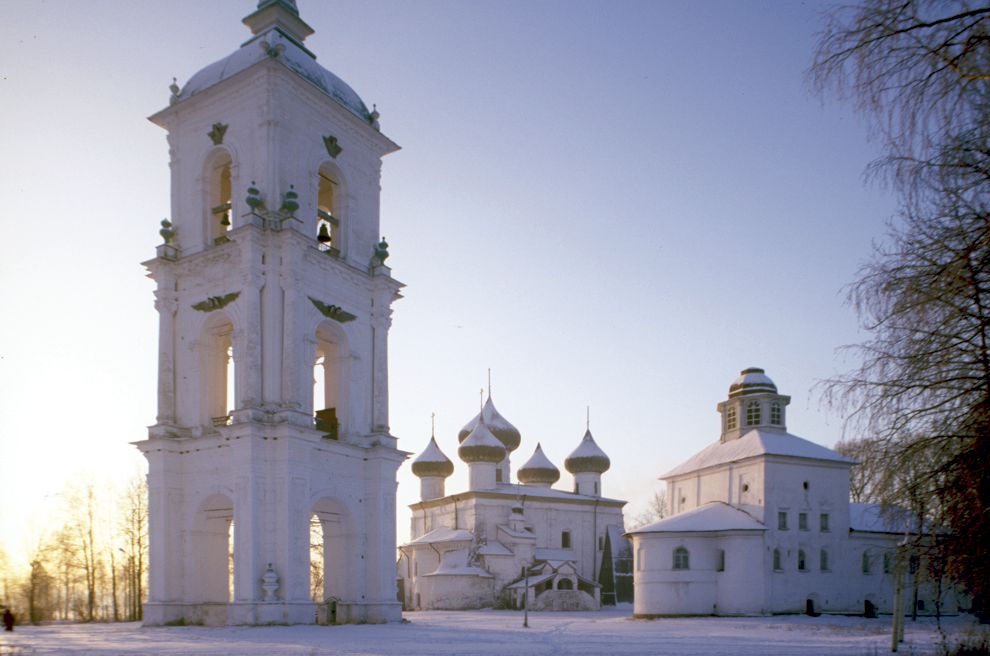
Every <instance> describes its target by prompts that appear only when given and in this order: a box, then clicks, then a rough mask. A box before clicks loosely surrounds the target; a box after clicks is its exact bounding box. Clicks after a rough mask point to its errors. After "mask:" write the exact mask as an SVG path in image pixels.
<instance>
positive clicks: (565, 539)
mask: <svg viewBox="0 0 990 656" xmlns="http://www.w3.org/2000/svg"><path fill="white" fill-rule="evenodd" d="M560 548H561V549H570V548H571V532H570V531H561V532H560Z"/></svg>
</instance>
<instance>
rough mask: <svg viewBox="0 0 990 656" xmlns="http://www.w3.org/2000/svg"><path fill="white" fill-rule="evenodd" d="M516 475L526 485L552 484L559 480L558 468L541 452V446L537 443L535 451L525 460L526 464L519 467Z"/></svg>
mask: <svg viewBox="0 0 990 656" xmlns="http://www.w3.org/2000/svg"><path fill="white" fill-rule="evenodd" d="M516 477H517V478H518V479H519V480H520V482H522V483H525V484H527V485H529V484H531V483H536V484H538V485H540V484H542V485H553V484H554V483H556V482H557V481H558V480H560V470H559V469H557V467H556V466H555V465H554V464H553V463H552V462H550V459H549V458H547V456H546V455H545V454H544V453H543V447H541V446H540V444H539V443H537V444H536V451H534V452H533V455H532V456H531V457H530V459H529V460H527V461H526V464H524V465H523V466H522V467H520V468H519V471H518V472H516Z"/></svg>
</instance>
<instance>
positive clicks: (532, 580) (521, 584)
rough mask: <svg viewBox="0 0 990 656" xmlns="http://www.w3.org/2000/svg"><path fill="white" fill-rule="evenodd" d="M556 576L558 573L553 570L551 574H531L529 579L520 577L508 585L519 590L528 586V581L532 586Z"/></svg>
mask: <svg viewBox="0 0 990 656" xmlns="http://www.w3.org/2000/svg"><path fill="white" fill-rule="evenodd" d="M554 576H556V574H554V573H553V572H550V573H549V574H537V575H536V576H530V577H529V578H528V579H525V578H523V579H519V580H518V581H516V582H515V583H510V584H509V585H507V586H506V587H507V588H509V589H514V590H519V589H520V588H524V587H526V584H527V583H528V584H529V587H531V588H532V587H534V586H537V585H539V584H541V583H543V582H544V581H547V580H549V579H552V578H553V577H554Z"/></svg>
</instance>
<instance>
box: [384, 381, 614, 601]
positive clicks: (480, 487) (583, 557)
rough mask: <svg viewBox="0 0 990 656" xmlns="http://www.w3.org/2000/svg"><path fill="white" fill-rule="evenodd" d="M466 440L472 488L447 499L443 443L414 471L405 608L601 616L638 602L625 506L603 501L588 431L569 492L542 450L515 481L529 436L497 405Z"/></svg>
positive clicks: (465, 433) (602, 465)
mask: <svg viewBox="0 0 990 656" xmlns="http://www.w3.org/2000/svg"><path fill="white" fill-rule="evenodd" d="M458 440H459V442H460V447H459V448H458V450H457V454H458V456H459V457H460V459H461V460H462V461H463V462H464V463H465V464H466V465H467V467H468V469H469V478H470V483H469V486H468V489H467V490H466V491H463V492H458V493H455V494H447V493H446V491H445V479H446V478H447V477H448V476H450V475H451V474H452V473H453V471H454V463H453V462H452V461H451V460H450V459H449V458H448V457H447V456H446V455H444V453H443V452H442V451H441V450H440V447H439V446H438V444H437V442H436V438H435V437H433V438H431V439H430V442H429V444H428V446H427V447H426V449H425V450H424V451H423V452H422V453H421V454H420V455H419V456H418V457H417V458H416V459H415V460H414V461H413V463H412V470H413V473H414V474H415V475H416V476H418V477H419V478H420V492H421V494H420V501H419V502H418V503H414V504H412V505H411V506H410V509H411V511H412V520H411V532H410V536H411V537H410V541H409V542H407V543H406V544H404V545H402V546H400V547H399V553H400V556H399V562H398V576H399V579H400V588H401V594H402V598H403V605H404V607H405V608H406V609H409V610H428V609H466V608H483V607H492V606H504V607H514V608H519V607H521V606H522V605H523V604H524V603H525V605H526V607H527V608H530V609H539V610H594V609H597V608H599V607H600V604H602V603H606V604H614V603H616V601H630V600H631V592H632V581H631V576H630V570H631V567H632V563H631V554H630V553H629V547H628V543H627V541H626V540H625V538H623V523H622V507H623V506H624V505H625V501H620V500H618V499H610V498H607V497H605V496H602V481H601V479H602V474H603V473H605V471H607V470H608V468H609V465H610V463H609V458H608V456H607V455H605V453H604V452H603V451H602V450H601V448H599V446H598V445H597V444H596V443H595V440H594V438H593V437H592V435H591V431H590V430H588V431H586V432H585V434H584V437H583V438H582V439H581V440H580V442H579V443H578V445H577V447H576V448H575V449H574V451H573V452H572V453H571V454H570V455H569V456H568V457H567V459H566V460H565V461H564V467H565V468H566V469H567V471H568V472H570V473H571V474H572V476H573V487H572V488H571V489H569V490H562V489H558V488H555V487H553V485H554V483H556V482H557V481H558V480H559V479H560V470H559V469H558V468H557V467H556V465H554V464H553V463H552V462H551V461H550V459H549V458H547V456H546V455H545V454H544V453H543V449H542V448H541V447H540V445H539V444H537V445H536V448H535V449H534V451H533V454H532V455H531V456H530V458H529V459H528V460H527V461H526V462H525V463H524V464H523V465H522V466H521V467H520V468H519V469H518V470H517V472H516V478H517V480H518V482H517V483H512V482H511V474H512V470H511V466H510V456H511V453H512V452H513V451H514V450H516V449H517V448H518V447H519V445H520V443H521V435H520V433H519V431H518V430H517V429H516V428H515V427H514V426H513V425H512V424H511V423H509V421H507V420H506V419H505V418H504V417H503V416H502V415H500V414H499V413H498V411H497V410H496V409H495V405H494V404H493V403H492V400H491V397H490V396H489V398H488V400H487V402H486V403H485V404H484V406H483V408H482V409H481V411H480V412H479V414H478V415H477V416H475V417H474V418H473V419H472V420H471V421H470V422H468V423H467V425H466V426H464V428H463V429H461V431H460V433H459V435H458Z"/></svg>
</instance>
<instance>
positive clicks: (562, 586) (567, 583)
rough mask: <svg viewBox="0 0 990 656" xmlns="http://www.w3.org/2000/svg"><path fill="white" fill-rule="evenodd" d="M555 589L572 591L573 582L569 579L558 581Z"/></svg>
mask: <svg viewBox="0 0 990 656" xmlns="http://www.w3.org/2000/svg"><path fill="white" fill-rule="evenodd" d="M557 589H558V590H573V589H574V582H573V581H571V580H570V579H559V580H558V581H557Z"/></svg>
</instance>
